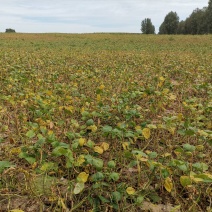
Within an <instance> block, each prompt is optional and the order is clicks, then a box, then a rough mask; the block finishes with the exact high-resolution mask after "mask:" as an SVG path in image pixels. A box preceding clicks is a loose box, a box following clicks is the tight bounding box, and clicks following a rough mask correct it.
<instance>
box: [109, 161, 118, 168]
mask: <svg viewBox="0 0 212 212" xmlns="http://www.w3.org/2000/svg"><path fill="white" fill-rule="evenodd" d="M107 166H108V167H109V168H111V169H113V168H115V167H116V162H115V161H113V160H111V161H109V162H108V163H107Z"/></svg>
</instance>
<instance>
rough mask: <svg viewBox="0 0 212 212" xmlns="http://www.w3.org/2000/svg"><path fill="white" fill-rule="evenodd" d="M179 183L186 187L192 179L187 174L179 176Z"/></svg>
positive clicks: (190, 183)
mask: <svg viewBox="0 0 212 212" xmlns="http://www.w3.org/2000/svg"><path fill="white" fill-rule="evenodd" d="M180 183H181V185H182V186H183V187H186V186H188V185H192V180H191V178H190V177H189V176H181V177H180Z"/></svg>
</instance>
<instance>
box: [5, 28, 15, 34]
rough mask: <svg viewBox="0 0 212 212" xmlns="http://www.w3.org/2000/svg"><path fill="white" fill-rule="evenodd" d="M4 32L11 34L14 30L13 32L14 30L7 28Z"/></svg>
mask: <svg viewBox="0 0 212 212" xmlns="http://www.w3.org/2000/svg"><path fill="white" fill-rule="evenodd" d="M5 32H6V33H11V32H12V33H14V32H15V30H14V29H11V28H9V29H6V30H5Z"/></svg>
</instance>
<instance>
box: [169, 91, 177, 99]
mask: <svg viewBox="0 0 212 212" xmlns="http://www.w3.org/2000/svg"><path fill="white" fill-rule="evenodd" d="M169 99H170V100H176V99H177V96H176V95H174V94H173V93H171V94H169Z"/></svg>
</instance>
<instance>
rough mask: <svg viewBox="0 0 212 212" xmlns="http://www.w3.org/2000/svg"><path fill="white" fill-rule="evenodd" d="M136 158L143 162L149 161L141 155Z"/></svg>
mask: <svg viewBox="0 0 212 212" xmlns="http://www.w3.org/2000/svg"><path fill="white" fill-rule="evenodd" d="M136 158H137V159H138V160H140V161H142V162H146V161H148V159H147V158H144V157H142V156H141V155H137V156H136Z"/></svg>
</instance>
